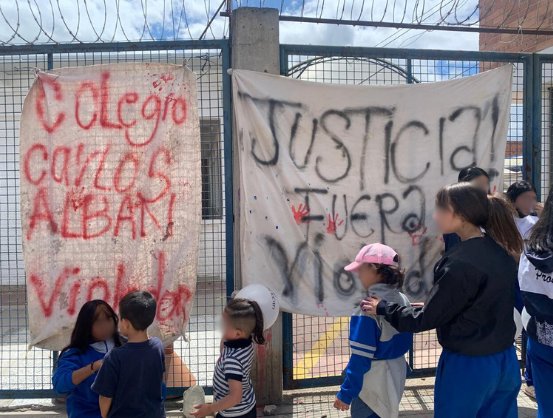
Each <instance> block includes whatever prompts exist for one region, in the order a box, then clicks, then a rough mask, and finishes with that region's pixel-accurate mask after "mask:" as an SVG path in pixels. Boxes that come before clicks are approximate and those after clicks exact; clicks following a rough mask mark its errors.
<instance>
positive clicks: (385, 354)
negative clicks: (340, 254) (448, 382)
mask: <svg viewBox="0 0 553 418" xmlns="http://www.w3.org/2000/svg"><path fill="white" fill-rule="evenodd" d="M398 262H399V257H398V255H397V253H396V252H395V251H394V250H393V249H392V248H390V247H388V246H386V245H383V244H371V245H367V246H365V247H363V248H362V249H361V251H360V252H359V254H357V257H355V261H354V262H353V263H351V264H349V265H348V266H346V268H345V269H346V271H353V272H357V274H358V276H359V280H360V282H361V284H362V285H363V287H364V288H365V289H367V291H368V294H369V295H371V296H378V297H382V298H386V300H394V302H396V303H398V304H400V305H402V306H407V305H409V300H408V299H407V298H406V297H405V296H404V295H403V294H402V293H400V291H399V289H400V288H401V286H402V284H403V272H402V270H401V269H400V268H399V263H398ZM349 340H350V347H351V357H350V360H349V363H348V366H347V368H346V371H345V379H344V382H343V384H342V386H341V387H340V391H339V392H338V394H337V395H336V401H335V402H334V407H335V408H336V409H339V410H341V411H345V410H347V409H349V408H350V405H351V416H352V418H369V417H370V418H373V417H374V418H377V417H380V418H396V417H397V416H398V414H399V402H400V401H401V397H402V395H403V389H404V387H405V378H406V376H407V363H406V362H405V357H404V356H405V353H407V351H409V348H410V347H411V345H412V343H413V334H411V333H398V332H397V331H396V330H395V329H394V328H393V327H392V326H391V325H390V324H389V323H388V322H386V321H385V320H384V318H383V317H381V316H374V315H368V314H365V313H363V312H362V311H361V309H360V308H357V309H356V311H355V312H354V314H353V315H352V317H351V322H350V335H349Z"/></svg>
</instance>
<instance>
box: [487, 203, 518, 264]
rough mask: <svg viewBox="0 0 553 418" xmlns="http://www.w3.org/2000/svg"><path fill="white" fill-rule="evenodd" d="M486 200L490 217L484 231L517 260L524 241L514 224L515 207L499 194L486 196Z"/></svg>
mask: <svg viewBox="0 0 553 418" xmlns="http://www.w3.org/2000/svg"><path fill="white" fill-rule="evenodd" d="M488 201H489V203H490V218H489V219H488V223H487V224H486V232H487V233H488V235H489V236H490V237H491V238H493V240H494V241H495V242H497V243H498V244H499V245H501V246H502V247H503V248H504V249H505V251H507V252H508V253H509V254H510V255H511V256H512V257H513V258H514V259H515V260H516V261H517V262H518V260H519V259H520V255H521V254H522V251H523V250H524V241H522V237H521V236H520V232H518V228H517V226H516V224H515V220H514V216H515V214H516V211H515V208H514V207H513V205H512V204H511V203H509V202H508V201H507V199H505V198H504V197H503V196H501V195H494V196H488Z"/></svg>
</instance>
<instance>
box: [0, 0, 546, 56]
mask: <svg viewBox="0 0 553 418" xmlns="http://www.w3.org/2000/svg"><path fill="white" fill-rule="evenodd" d="M245 6H247V7H273V8H276V9H278V10H279V13H280V16H281V19H282V20H287V19H288V20H294V21H298V22H301V21H307V22H312V23H313V22H314V23H318V22H324V23H340V22H342V23H344V24H349V25H354V26H355V25H356V24H358V25H360V26H361V25H370V26H376V27H378V26H381V27H388V28H390V27H394V26H393V25H404V26H397V27H398V28H400V30H398V31H396V32H394V33H393V34H391V35H390V36H388V37H387V38H385V39H383V40H380V42H379V45H380V46H386V45H389V44H390V43H392V42H397V40H398V39H400V38H403V37H404V36H405V35H406V34H407V33H408V32H410V31H411V30H416V29H418V30H421V29H422V30H433V29H443V28H446V27H456V28H471V29H473V30H477V31H484V30H485V29H486V30H489V31H493V30H498V31H499V30H506V29H508V30H511V31H512V32H511V33H522V34H524V33H529V32H532V31H533V32H540V31H544V32H545V31H547V32H553V27H552V24H551V20H550V19H551V16H550V8H553V2H552V1H547V2H535V1H532V0H512V1H510V2H505V1H503V0H486V1H484V0H133V1H128V0H0V45H3V46H5V45H17V44H42V43H78V42H114V41H131V42H140V41H152V40H155V41H164V40H185V39H201V38H204V37H205V38H213V39H219V38H223V37H227V36H228V32H229V24H228V14H229V13H232V11H233V10H234V9H236V8H238V7H245ZM506 6H507V7H506ZM221 11H222V12H223V13H220V12H221ZM224 15H226V16H224ZM418 26H421V27H418ZM467 30H468V29H467ZM421 33H425V32H416V33H415V35H412V36H410V37H409V38H407V39H401V41H402V42H406V41H407V40H409V39H411V38H413V37H415V36H421Z"/></svg>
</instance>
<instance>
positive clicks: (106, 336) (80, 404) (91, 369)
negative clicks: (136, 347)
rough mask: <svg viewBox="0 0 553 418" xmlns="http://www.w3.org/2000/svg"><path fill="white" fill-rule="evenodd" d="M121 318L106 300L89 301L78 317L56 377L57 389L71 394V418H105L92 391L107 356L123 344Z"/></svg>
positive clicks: (69, 408) (69, 397)
mask: <svg viewBox="0 0 553 418" xmlns="http://www.w3.org/2000/svg"><path fill="white" fill-rule="evenodd" d="M117 323H118V319H117V315H116V313H115V312H114V311H113V309H112V308H111V306H109V305H108V304H107V303H106V302H104V301H103V300H92V301H90V302H86V303H85V304H84V305H83V307H82V308H81V310H80V311H79V315H78V316H77V321H76V323H75V328H74V329H73V333H72V334H71V342H70V343H69V345H68V346H67V347H66V348H64V349H63V350H62V352H61V354H60V357H59V360H58V364H57V367H56V370H55V371H54V375H53V376H52V383H53V385H54V390H55V391H56V392H57V393H60V394H67V395H68V397H67V403H66V406H67V416H68V418H101V414H100V406H99V404H98V395H97V394H96V393H94V392H93V391H92V389H91V386H92V383H94V379H95V377H96V373H97V372H98V370H100V368H101V367H102V361H103V358H104V356H105V355H106V353H107V352H108V351H109V350H110V349H111V348H113V347H117V346H120V345H121V339H120V337H119V333H118V331H117V328H118V327H117Z"/></svg>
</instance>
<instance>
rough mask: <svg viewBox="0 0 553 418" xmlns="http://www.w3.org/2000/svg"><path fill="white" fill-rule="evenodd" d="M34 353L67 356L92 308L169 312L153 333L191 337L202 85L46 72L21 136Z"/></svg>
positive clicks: (154, 71)
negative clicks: (137, 301) (138, 295)
mask: <svg viewBox="0 0 553 418" xmlns="http://www.w3.org/2000/svg"><path fill="white" fill-rule="evenodd" d="M20 155H21V157H20V158H21V160H20V172H21V174H20V177H21V223H22V231H23V236H22V238H23V249H24V259H25V269H26V276H27V298H28V313H29V327H30V332H31V344H32V345H36V346H39V347H43V348H49V349H56V350H59V349H61V348H62V347H63V346H65V345H67V344H68V342H69V335H70V332H71V329H72V327H73V324H74V322H75V318H76V315H77V314H78V312H79V309H80V307H81V306H82V304H83V303H84V302H85V301H87V300H92V299H104V300H106V301H107V302H108V303H110V304H111V305H112V306H113V307H114V309H115V310H117V308H118V304H119V300H120V299H121V298H122V297H123V296H124V295H125V294H126V293H127V292H128V291H130V290H136V289H140V290H148V291H150V292H151V293H152V294H153V295H154V297H155V298H156V299H157V302H158V311H157V315H156V322H155V323H154V325H153V326H152V327H151V329H150V331H151V333H152V334H153V335H157V336H159V337H161V338H162V339H163V340H164V341H165V342H170V341H172V340H174V339H176V338H177V337H179V336H180V335H183V333H184V331H185V327H186V324H187V321H188V317H189V312H190V309H191V304H192V300H193V297H194V293H195V287H196V264H197V259H198V257H197V255H198V241H199V233H200V225H201V218H200V216H201V200H200V199H201V197H200V195H201V173H200V132H199V122H198V115H197V110H196V78H195V76H194V73H192V72H191V71H190V70H188V69H186V68H184V67H179V66H175V65H166V64H150V63H148V64H143V63H126V64H116V65H99V66H90V67H78V68H61V69H57V70H54V71H51V72H48V73H46V72H38V74H37V78H36V80H35V82H34V84H33V86H32V87H31V89H30V91H29V94H28V95H27V98H26V99H25V103H24V106H23V114H22V116H21V130H20Z"/></svg>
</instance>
